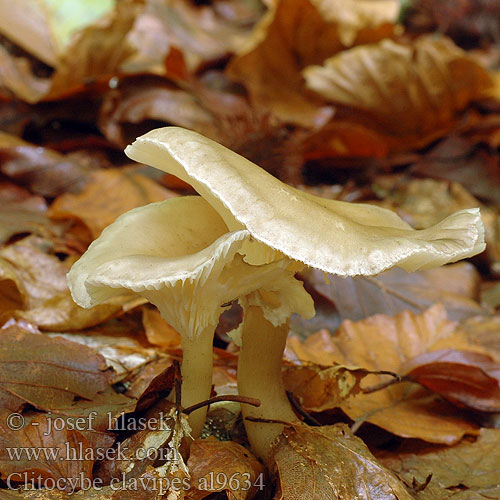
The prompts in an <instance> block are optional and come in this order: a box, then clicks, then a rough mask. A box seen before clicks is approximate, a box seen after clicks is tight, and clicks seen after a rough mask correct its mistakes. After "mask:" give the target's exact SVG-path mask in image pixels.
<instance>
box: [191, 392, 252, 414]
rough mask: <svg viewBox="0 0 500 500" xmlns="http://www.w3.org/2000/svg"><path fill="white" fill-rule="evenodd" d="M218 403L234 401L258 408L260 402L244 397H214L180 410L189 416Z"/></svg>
mask: <svg viewBox="0 0 500 500" xmlns="http://www.w3.org/2000/svg"><path fill="white" fill-rule="evenodd" d="M219 401H236V402H237V403H243V404H246V405H252V406H257V407H258V406H260V400H259V399H255V398H247V397H246V396H237V395H234V396H233V395H231V394H228V395H227V396H216V397H214V398H210V399H207V400H206V401H202V402H201V403H196V404H195V405H192V406H189V407H188V408H186V409H184V410H182V412H183V413H185V414H186V415H189V414H190V413H191V412H193V411H195V410H198V409H199V408H203V407H204V406H208V405H211V404H213V403H218V402H219Z"/></svg>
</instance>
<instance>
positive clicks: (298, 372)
mask: <svg viewBox="0 0 500 500" xmlns="http://www.w3.org/2000/svg"><path fill="white" fill-rule="evenodd" d="M365 376H366V370H363V369H361V368H354V367H346V366H342V365H334V366H330V367H324V366H319V365H306V366H288V367H286V368H285V370H284V372H283V381H284V383H285V387H286V390H287V391H290V392H292V393H293V395H294V397H295V398H298V399H299V401H300V403H301V404H302V405H303V406H304V407H306V408H307V409H308V410H310V411H315V412H320V411H323V410H330V409H332V408H337V407H339V406H340V404H341V402H342V401H343V400H344V399H345V398H347V397H348V396H354V395H355V394H357V393H358V392H359V391H360V390H361V387H360V382H361V379H363V378H364V377H365Z"/></svg>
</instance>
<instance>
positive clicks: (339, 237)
mask: <svg viewBox="0 0 500 500" xmlns="http://www.w3.org/2000/svg"><path fill="white" fill-rule="evenodd" d="M125 152H126V154H127V155H128V156H129V157H130V158H132V159H134V160H136V161H138V162H141V163H145V164H148V165H151V166H153V167H156V168H158V169H160V170H163V171H165V172H168V173H170V174H174V175H176V176H177V177H179V178H181V179H182V180H184V181H185V182H187V183H189V184H191V185H192V186H193V187H194V188H195V189H196V191H197V192H198V193H199V194H200V195H201V196H202V197H203V198H204V199H205V200H206V201H207V202H208V203H209V204H210V205H211V207H212V208H213V209H215V210H216V211H217V213H218V214H219V216H220V217H221V218H222V219H223V221H224V223H225V224H226V226H227V228H228V231H229V234H231V232H233V231H236V232H238V231H246V232H247V233H248V235H249V237H248V238H245V239H244V240H241V246H240V247H239V249H238V250H237V253H238V254H239V255H240V256H241V257H242V262H245V263H246V264H249V265H251V266H252V267H260V266H263V265H266V264H273V263H278V262H280V263H282V268H283V272H285V273H289V274H288V283H292V282H293V281H292V280H291V279H290V273H291V272H292V270H298V269H299V268H300V267H301V266H311V267H315V268H317V269H321V270H323V271H325V272H329V273H333V274H337V275H340V276H356V275H365V276H369V275H375V274H378V273H380V272H382V271H384V270H386V269H389V268H391V267H393V266H400V267H402V268H403V269H405V270H407V271H415V270H417V269H425V268H430V267H434V266H439V265H442V264H446V263H449V262H455V261H457V260H460V259H463V258H467V257H470V256H473V255H475V254H477V253H479V252H481V251H482V250H483V249H484V247H485V244H484V228H483V225H482V223H481V218H480V214H479V209H476V208H474V209H467V210H462V211H459V212H456V213H455V214H453V215H451V216H449V217H447V218H446V219H444V220H443V221H442V222H440V223H439V224H437V225H435V226H433V227H431V228H428V229H424V230H414V229H413V228H411V226H409V225H408V224H407V223H405V222H404V221H403V220H402V219H400V218H399V217H398V216H397V215H396V214H395V213H394V212H392V211H390V210H387V209H383V208H380V207H376V206H371V205H367V204H355V203H346V202H340V201H335V200H326V199H323V198H319V197H317V196H313V195H311V194H308V193H305V192H302V191H299V190H297V189H295V188H292V187H290V186H288V185H286V184H283V183H282V182H280V181H279V180H277V179H275V178H274V177H272V176H271V175H269V174H268V173H267V172H265V171H264V170H262V169H260V168H259V167H257V166H256V165H254V164H253V163H251V162H250V161H248V160H246V159H245V158H243V157H241V156H239V155H238V154H236V153H234V152H232V151H230V150H228V149H227V148H225V147H223V146H221V145H219V144H217V143H215V142H213V141H211V140H210V139H207V138H205V137H203V136H201V135H199V134H197V133H195V132H191V131H188V130H184V129H180V128H177V127H166V128H161V129H156V130H153V131H151V132H149V133H147V134H145V135H144V136H142V137H139V138H138V139H137V140H136V141H135V142H134V143H133V144H132V145H131V146H128V147H127V149H126V150H125ZM294 263H295V267H294ZM285 281H286V280H285ZM296 283H297V284H298V285H297V286H295V287H294V293H291V292H290V291H289V290H288V289H287V288H286V287H285V286H280V287H276V289H275V290H270V288H269V283H266V284H265V286H264V284H263V286H262V288H260V289H259V288H258V287H257V288H255V291H249V292H248V293H247V294H243V293H239V294H236V293H234V294H233V295H234V297H235V298H236V296H237V295H238V296H239V297H240V300H241V302H242V304H243V305H244V309H245V316H244V324H243V335H242V345H241V350H240V361H239V365H238V386H239V391H240V393H241V394H242V395H244V396H250V397H254V398H258V399H260V400H261V402H262V404H261V406H260V407H259V408H258V409H254V408H251V407H249V406H248V405H243V407H242V411H243V414H244V416H259V417H262V418H267V419H276V420H284V421H290V420H295V419H296V417H295V414H294V412H293V410H292V409H291V408H290V405H289V404H288V401H287V399H286V394H285V393H284V389H283V384H282V380H281V360H282V353H283V348H284V345H285V341H286V336H287V333H288V322H287V318H288V316H289V314H290V313H291V312H292V311H294V310H295V309H298V307H297V306H298V304H305V303H306V299H304V295H303V293H306V292H304V291H302V292H300V293H298V292H297V290H298V288H300V287H301V285H300V283H299V282H296ZM248 290H250V289H248ZM241 291H242V290H240V291H239V292H241ZM301 294H302V295H301ZM299 295H301V298H300V300H296V301H295V302H294V300H291V298H292V297H295V298H296V297H298V296H299ZM294 308H295V309H294ZM302 309H303V310H304V311H305V313H306V314H309V312H308V311H309V309H308V307H307V306H304V307H302ZM277 311H279V313H277ZM296 312H297V311H296ZM298 312H300V311H298ZM245 425H246V428H247V433H248V436H249V440H250V443H251V444H252V447H253V448H254V450H255V451H256V452H257V454H258V455H260V456H261V457H263V458H266V457H267V455H268V453H269V449H270V444H271V442H272V441H273V440H274V438H276V437H277V436H278V435H279V434H280V433H281V431H282V426H280V425H277V424H259V423H256V422H248V421H246V422H245Z"/></svg>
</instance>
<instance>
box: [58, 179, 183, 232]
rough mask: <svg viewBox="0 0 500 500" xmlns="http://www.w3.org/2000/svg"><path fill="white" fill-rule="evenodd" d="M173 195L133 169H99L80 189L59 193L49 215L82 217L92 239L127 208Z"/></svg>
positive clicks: (71, 217) (61, 217)
mask: <svg viewBox="0 0 500 500" xmlns="http://www.w3.org/2000/svg"><path fill="white" fill-rule="evenodd" d="M111 193H113V195H110V194H111ZM118 193H119V196H116V195H117V194H118ZM172 196H176V194H175V193H173V192H171V191H168V190H167V189H165V188H163V187H161V186H160V185H159V184H157V183H156V182H154V181H152V180H151V179H149V178H147V177H145V176H143V175H141V174H138V173H136V172H135V171H134V170H124V169H108V170H100V171H97V172H94V173H92V174H91V175H90V178H89V182H88V184H87V185H86V186H85V188H84V189H83V191H81V192H80V193H78V194H72V193H66V194H63V195H61V196H59V197H58V198H57V199H56V200H55V202H54V203H53V204H52V206H51V207H50V210H49V215H50V217H52V218H53V219H56V220H60V219H71V220H76V221H80V222H81V223H83V224H84V225H85V227H86V228H87V229H88V230H89V231H90V235H91V240H90V241H92V240H93V239H95V238H97V237H98V236H99V235H100V234H101V232H102V230H103V229H104V228H105V227H106V226H108V225H109V224H111V223H112V222H113V221H114V220H115V219H116V218H117V217H118V216H119V215H121V214H123V213H124V212H126V211H128V210H131V209H132V208H136V207H139V206H142V205H146V204H147V203H152V202H155V201H162V200H166V199H168V198H171V197H172Z"/></svg>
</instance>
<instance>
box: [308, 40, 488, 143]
mask: <svg viewBox="0 0 500 500" xmlns="http://www.w3.org/2000/svg"><path fill="white" fill-rule="evenodd" d="M304 77H305V79H306V81H307V86H308V88H310V89H311V90H314V91H315V92H317V93H318V94H320V95H321V96H323V97H325V98H326V99H328V100H329V101H330V102H332V103H334V104H337V105H342V106H346V107H349V108H350V109H352V110H354V111H355V114H353V115H352V119H353V120H354V121H359V120H362V121H361V123H371V125H372V128H374V129H376V130H377V131H384V132H385V133H386V134H387V135H388V136H391V138H392V142H393V146H398V147H404V148H407V147H409V146H415V145H424V144H426V143H428V142H430V141H431V140H432V139H434V138H436V137H438V136H440V135H443V133H444V132H446V131H447V130H448V129H449V128H450V126H452V125H453V124H454V122H455V121H456V118H457V114H458V113H459V112H460V111H462V110H463V109H464V108H465V107H466V106H467V105H468V104H469V102H470V101H471V100H474V99H478V98H480V97H481V96H484V95H485V93H486V92H487V90H488V89H489V88H490V87H491V86H492V85H493V82H492V79H491V76H490V75H489V73H488V71H487V70H486V69H484V68H483V67H482V66H480V65H479V64H478V63H477V62H476V61H474V60H473V59H472V58H471V57H470V56H469V55H467V54H466V53H465V52H463V51H462V50H461V49H459V48H458V47H456V46H455V45H454V44H453V42H451V41H450V40H448V39H445V38H442V39H438V38H433V37H423V38H420V39H418V40H417V41H416V42H415V43H414V45H404V44H401V43H396V42H393V41H392V40H382V41H381V42H379V43H378V44H372V45H365V46H362V47H355V48H353V49H350V50H348V51H344V52H342V53H340V54H338V55H335V56H333V57H331V58H330V59H328V60H327V61H326V62H325V63H324V65H323V66H311V67H309V68H307V69H306V70H305V71H304ZM363 120H364V122H363Z"/></svg>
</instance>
